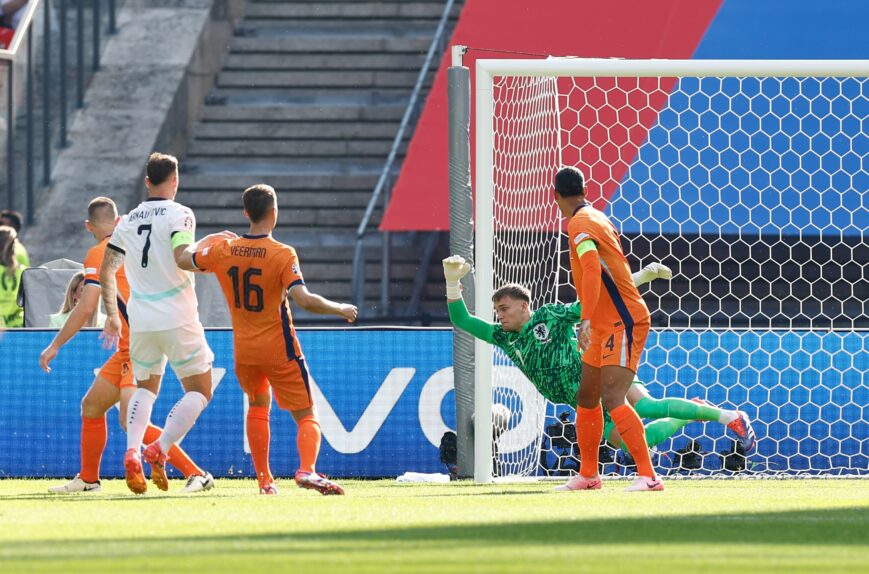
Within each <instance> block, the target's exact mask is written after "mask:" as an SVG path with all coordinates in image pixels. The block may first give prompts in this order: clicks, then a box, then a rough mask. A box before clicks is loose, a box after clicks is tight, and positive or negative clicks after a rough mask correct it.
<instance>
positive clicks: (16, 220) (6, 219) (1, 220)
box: [0, 0, 30, 267]
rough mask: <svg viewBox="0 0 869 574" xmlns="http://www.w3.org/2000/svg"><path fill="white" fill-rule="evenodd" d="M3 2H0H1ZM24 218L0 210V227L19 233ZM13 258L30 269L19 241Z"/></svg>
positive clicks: (28, 257)
mask: <svg viewBox="0 0 869 574" xmlns="http://www.w3.org/2000/svg"><path fill="white" fill-rule="evenodd" d="M2 1H3V0H0V2H2ZM23 222H24V218H23V217H22V216H21V214H20V213H19V212H17V211H15V210H13V209H3V210H0V225H8V226H9V227H11V228H12V229H14V230H15V233H16V234H18V233H21V224H22V223H23ZM15 258H16V259H17V260H18V263H19V264H20V265H23V266H24V267H30V256H29V255H28V254H27V249H25V248H24V245H22V244H21V241H20V240H19V239H16V240H15Z"/></svg>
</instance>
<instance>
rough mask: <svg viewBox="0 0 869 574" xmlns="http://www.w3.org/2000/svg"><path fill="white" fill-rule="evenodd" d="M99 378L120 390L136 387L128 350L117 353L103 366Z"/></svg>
mask: <svg viewBox="0 0 869 574" xmlns="http://www.w3.org/2000/svg"><path fill="white" fill-rule="evenodd" d="M99 376H100V377H102V378H104V379H105V380H107V381H108V382H110V383H112V384H113V385H115V386H116V387H118V388H119V389H123V388H124V387H135V386H136V381H135V379H133V365H132V364H131V363H130V352H129V351H126V350H125V351H116V352H115V354H114V355H112V356H111V357H109V360H108V361H106V362H105V364H104V365H103V366H102V368H101V369H100V372H99Z"/></svg>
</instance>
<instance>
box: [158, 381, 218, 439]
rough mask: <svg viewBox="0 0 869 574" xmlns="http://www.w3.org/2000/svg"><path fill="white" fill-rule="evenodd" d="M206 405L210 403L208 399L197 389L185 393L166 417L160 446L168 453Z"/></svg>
mask: <svg viewBox="0 0 869 574" xmlns="http://www.w3.org/2000/svg"><path fill="white" fill-rule="evenodd" d="M206 405H208V399H206V398H205V395H203V394H202V393H197V392H196V391H191V392H188V393H185V394H184V396H183V397H181V399H180V400H179V401H178V402H177V403H175V406H174V407H172V410H171V411H169V416H168V417H166V425H165V426H164V427H163V434H161V435H160V448H161V449H163V452H164V453H168V452H169V449H170V448H172V445H174V444H175V443H176V442H178V441H179V440H181V438H182V437H183V436H184V435H185V434H187V432H188V431H189V430H190V429H191V428H192V427H193V424H194V423H195V422H196V419H198V418H199V415H200V413H202V411H203V410H204V409H205V407H206Z"/></svg>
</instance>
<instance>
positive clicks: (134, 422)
mask: <svg viewBox="0 0 869 574" xmlns="http://www.w3.org/2000/svg"><path fill="white" fill-rule="evenodd" d="M156 400H157V395H155V394H154V393H152V392H151V391H149V390H148V389H136V392H135V393H133V397H132V398H131V399H130V404H129V405H127V449H131V448H132V449H135V450H136V452H139V451H140V450H141V449H142V440H144V438H145V431H146V430H147V428H148V425H149V424H150V423H151V409H152V408H153V407H154V401H156Z"/></svg>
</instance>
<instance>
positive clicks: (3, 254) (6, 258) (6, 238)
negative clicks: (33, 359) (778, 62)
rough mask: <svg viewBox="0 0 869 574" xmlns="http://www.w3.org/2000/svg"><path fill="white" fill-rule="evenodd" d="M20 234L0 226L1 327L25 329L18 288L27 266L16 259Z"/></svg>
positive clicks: (11, 228)
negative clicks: (19, 304) (16, 248)
mask: <svg viewBox="0 0 869 574" xmlns="http://www.w3.org/2000/svg"><path fill="white" fill-rule="evenodd" d="M17 238H18V234H17V233H16V232H15V228H14V227H10V226H8V225H0V327H3V326H5V327H23V326H24V309H22V308H21V307H19V306H18V286H19V285H21V273H22V272H23V271H24V268H25V266H24V265H21V263H19V262H18V259H17V258H16V257H15V241H16V240H17Z"/></svg>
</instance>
